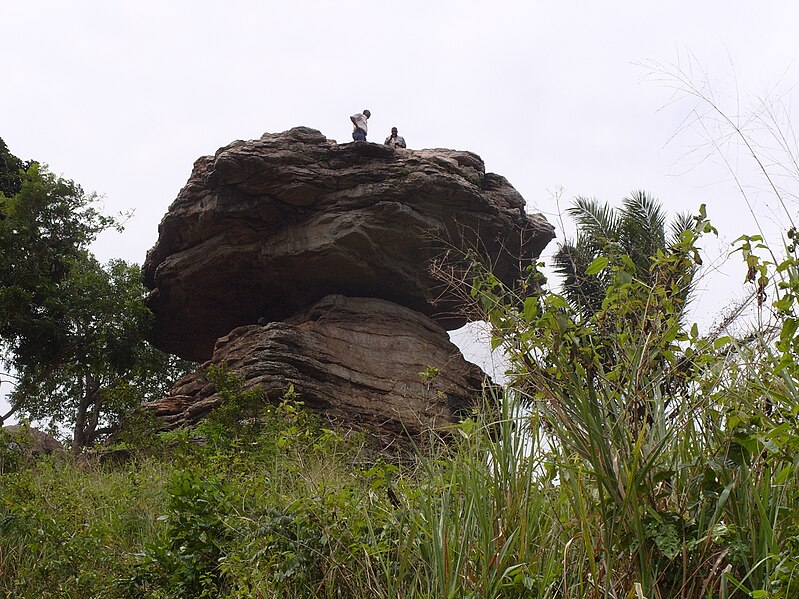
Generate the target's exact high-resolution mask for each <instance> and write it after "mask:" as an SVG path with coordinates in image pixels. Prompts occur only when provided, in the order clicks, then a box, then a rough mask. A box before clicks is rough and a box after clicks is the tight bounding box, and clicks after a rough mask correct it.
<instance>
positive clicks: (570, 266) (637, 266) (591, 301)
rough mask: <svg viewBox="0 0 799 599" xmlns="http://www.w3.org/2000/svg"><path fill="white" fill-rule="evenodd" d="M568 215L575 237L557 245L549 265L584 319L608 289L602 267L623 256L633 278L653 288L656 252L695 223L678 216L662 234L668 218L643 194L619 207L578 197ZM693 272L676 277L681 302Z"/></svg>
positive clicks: (677, 240) (639, 192)
mask: <svg viewBox="0 0 799 599" xmlns="http://www.w3.org/2000/svg"><path fill="white" fill-rule="evenodd" d="M567 212H568V214H569V215H570V216H571V217H572V218H574V220H575V222H576V223H577V236H576V238H575V240H574V241H566V242H565V243H563V244H561V245H560V248H559V249H558V252H557V253H556V254H555V256H554V257H553V260H552V264H553V267H554V269H555V272H557V273H558V274H559V275H560V276H561V277H562V278H563V293H564V295H565V297H566V299H567V300H568V301H569V303H570V304H571V305H572V306H573V307H574V308H575V309H577V310H578V312H580V313H581V314H582V315H583V316H584V317H587V316H590V315H592V314H595V313H596V312H597V311H598V310H599V309H600V308H601V306H602V302H603V300H604V299H605V296H606V293H607V290H608V288H609V285H610V278H609V273H610V272H611V271H609V270H606V269H604V268H601V267H603V266H605V265H607V264H608V263H611V264H613V263H618V261H619V260H621V259H622V257H625V259H627V260H630V261H631V262H632V266H633V269H632V270H633V272H634V273H635V274H634V276H635V277H637V278H638V279H639V280H640V281H642V282H643V283H645V284H651V283H652V282H653V281H654V279H655V277H656V276H657V274H656V272H655V269H653V264H654V262H653V259H654V258H655V257H656V256H657V255H658V252H660V253H663V252H664V251H665V250H666V249H667V248H668V247H670V246H673V245H674V244H676V243H678V242H679V241H680V239H681V237H682V236H683V235H684V234H685V232H686V231H689V230H690V229H691V227H692V226H693V225H694V218H693V217H692V216H690V215H686V214H680V215H677V217H676V218H675V220H674V222H673V223H672V225H671V227H670V233H669V235H666V215H665V213H664V211H663V209H662V208H661V206H660V204H659V203H658V201H657V200H656V199H655V198H653V197H651V196H650V195H648V194H647V193H646V192H644V191H637V192H635V193H633V194H632V195H631V196H629V197H626V198H624V200H623V201H622V207H621V209H617V208H612V207H610V206H608V205H607V204H600V203H599V202H598V201H597V200H594V199H587V198H583V197H578V198H576V199H575V200H574V204H573V205H572V207H570V208H569V209H568V210H567ZM696 258H698V256H696ZM694 271H695V269H694V267H690V268H689V269H688V270H687V271H686V272H683V273H679V276H680V278H681V279H682V283H683V285H681V286H680V287H679V288H678V289H679V291H678V294H679V297H680V299H682V301H683V303H685V302H687V300H688V296H689V295H690V292H691V289H692V282H693V275H694ZM673 274H674V273H673Z"/></svg>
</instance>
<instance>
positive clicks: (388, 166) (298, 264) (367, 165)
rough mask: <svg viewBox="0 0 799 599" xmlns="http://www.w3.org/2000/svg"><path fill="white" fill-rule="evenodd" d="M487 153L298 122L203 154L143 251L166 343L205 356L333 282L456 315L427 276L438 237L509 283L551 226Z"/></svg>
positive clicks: (451, 301) (453, 324)
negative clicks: (488, 167) (234, 333)
mask: <svg viewBox="0 0 799 599" xmlns="http://www.w3.org/2000/svg"><path fill="white" fill-rule="evenodd" d="M524 206H525V203H524V199H523V198H522V197H521V195H519V193H518V192H517V191H516V190H515V189H514V188H513V187H511V185H510V184H509V183H508V182H507V181H506V180H505V179H504V178H503V177H500V176H498V175H494V174H492V173H486V172H485V167H484V165H483V162H482V160H480V158H479V157H478V156H476V155H475V154H472V153H470V152H456V151H453V150H416V151H411V150H409V151H403V150H392V149H391V148H388V147H386V146H383V145H378V144H371V143H349V144H343V145H337V144H336V143H335V142H333V141H331V140H328V139H325V137H324V136H323V135H322V134H321V133H319V132H318V131H315V130H313V129H307V128H304V127H298V128H296V129H292V130H290V131H287V132H285V133H280V134H275V135H272V134H266V135H264V136H263V137H261V139H259V140H254V141H249V142H243V141H238V142H234V143H232V144H230V145H229V146H226V147H224V148H221V149H220V150H219V151H218V152H217V153H216V155H214V156H206V157H203V158H200V159H199V160H197V162H195V164H194V170H193V172H192V174H191V178H190V179H189V181H188V183H187V184H186V186H185V187H184V188H183V189H182V190H181V192H180V194H179V195H178V198H177V199H176V200H175V202H174V203H173V204H172V206H170V208H169V212H168V213H167V214H166V216H165V217H164V219H163V220H162V222H161V225H160V226H159V238H158V242H157V243H156V245H155V247H154V248H153V249H152V250H150V252H149V254H148V256H147V260H146V262H145V264H144V277H145V284H146V285H147V287H148V288H150V289H152V292H151V294H150V297H149V298H148V303H149V306H150V308H151V309H152V310H153V313H154V314H155V318H156V323H155V328H154V335H153V338H152V342H153V344H154V345H155V346H156V347H159V348H160V349H163V350H164V351H167V352H171V353H175V354H177V355H179V356H182V357H184V358H188V359H192V360H207V359H208V358H209V357H210V356H211V352H212V350H213V347H214V343H215V341H216V340H217V339H218V338H219V337H221V336H223V335H226V334H227V333H228V332H230V331H231V330H232V329H233V328H235V327H237V326H241V325H245V324H252V323H255V322H257V321H258V319H259V318H265V319H267V320H269V321H277V320H283V319H284V318H287V317H288V316H290V315H291V314H293V313H295V312H297V311H298V310H300V309H302V308H304V307H307V306H310V305H312V304H313V303H314V302H316V301H318V300H320V299H321V298H323V297H325V296H326V295H330V294H336V293H338V294H342V295H347V296H353V297H375V298H381V299H387V300H389V301H393V302H395V303H398V304H401V305H404V306H407V307H409V308H411V309H413V310H416V311H418V312H421V313H422V314H426V315H428V316H431V317H432V318H434V319H435V320H437V321H438V322H439V323H441V324H442V326H444V328H446V329H448V330H451V329H455V328H458V327H460V326H462V325H463V324H464V323H465V319H464V318H463V317H462V316H461V315H460V310H459V308H460V302H459V301H458V300H457V298H454V297H451V296H450V294H448V291H447V289H445V288H442V285H441V284H440V282H438V281H436V280H435V279H433V278H432V277H431V275H430V274H429V272H428V263H429V262H430V260H431V259H433V258H435V257H436V256H438V255H439V254H440V252H441V249H442V245H444V244H451V245H453V246H455V247H457V248H475V249H477V250H479V251H480V252H481V253H482V254H483V255H485V256H486V258H487V259H488V260H490V263H491V264H492V265H493V269H494V273H495V274H496V275H497V276H498V277H499V278H500V279H502V280H503V281H506V282H511V281H512V280H514V279H515V278H517V277H518V275H519V263H520V259H521V260H522V261H523V262H527V263H529V261H530V260H531V259H533V258H534V257H536V256H538V254H539V253H540V252H541V250H542V249H543V248H544V246H545V245H546V244H547V243H548V242H549V241H550V239H552V237H553V236H554V234H553V232H554V229H553V228H552V226H551V225H550V224H549V223H548V222H547V221H546V220H545V219H544V218H543V217H542V216H541V215H527V214H525V211H524Z"/></svg>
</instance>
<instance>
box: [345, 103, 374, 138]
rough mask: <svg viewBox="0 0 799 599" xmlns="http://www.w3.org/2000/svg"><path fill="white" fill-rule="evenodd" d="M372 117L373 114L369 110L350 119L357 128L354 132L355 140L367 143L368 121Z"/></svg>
mask: <svg viewBox="0 0 799 599" xmlns="http://www.w3.org/2000/svg"><path fill="white" fill-rule="evenodd" d="M370 116H372V113H371V112H369V111H368V110H364V111H363V112H359V113H358V114H353V115H352V116H351V117H350V120H351V121H352V124H353V125H354V126H355V129H353V130H352V139H353V140H355V141H366V121H367V119H368V118H369V117H370Z"/></svg>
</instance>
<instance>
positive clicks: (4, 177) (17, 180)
mask: <svg viewBox="0 0 799 599" xmlns="http://www.w3.org/2000/svg"><path fill="white" fill-rule="evenodd" d="M29 166H30V163H29V162H28V163H25V162H23V161H22V160H20V159H19V158H17V157H16V156H14V155H13V154H12V153H11V152H9V151H8V146H7V145H6V143H5V142H4V141H3V138H2V137H0V193H2V194H4V195H6V196H8V197H10V196H13V195H16V194H17V193H19V191H20V188H21V187H22V172H23V171H24V170H25V169H27V168H28V167H29ZM4 216H5V215H4V213H2V212H0V218H4Z"/></svg>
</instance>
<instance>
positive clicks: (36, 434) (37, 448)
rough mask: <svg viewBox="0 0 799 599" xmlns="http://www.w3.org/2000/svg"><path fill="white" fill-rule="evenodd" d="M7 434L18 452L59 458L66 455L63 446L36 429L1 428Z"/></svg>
mask: <svg viewBox="0 0 799 599" xmlns="http://www.w3.org/2000/svg"><path fill="white" fill-rule="evenodd" d="M2 430H3V432H5V433H7V434H8V437H9V439H10V442H11V443H15V444H16V447H18V448H19V450H20V451H22V452H23V453H25V454H27V455H31V456H40V455H50V454H55V455H57V456H59V457H63V456H66V455H67V451H66V449H64V446H63V445H62V444H61V443H60V442H59V441H58V439H56V438H55V437H53V436H52V435H48V434H47V433H45V432H44V431H40V430H39V429H37V428H31V427H29V426H24V425H21V424H11V425H8V426H4V427H2Z"/></svg>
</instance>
